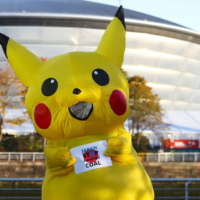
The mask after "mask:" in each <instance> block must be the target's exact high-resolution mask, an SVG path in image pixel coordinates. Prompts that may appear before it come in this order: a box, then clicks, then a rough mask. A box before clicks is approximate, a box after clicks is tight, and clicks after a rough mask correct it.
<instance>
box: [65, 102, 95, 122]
mask: <svg viewBox="0 0 200 200" xmlns="http://www.w3.org/2000/svg"><path fill="white" fill-rule="evenodd" d="M92 110H93V105H92V103H85V102H79V103H77V104H75V105H73V106H71V107H69V112H70V114H71V116H72V117H74V118H75V119H78V120H86V119H88V117H89V116H90V114H91V113H92Z"/></svg>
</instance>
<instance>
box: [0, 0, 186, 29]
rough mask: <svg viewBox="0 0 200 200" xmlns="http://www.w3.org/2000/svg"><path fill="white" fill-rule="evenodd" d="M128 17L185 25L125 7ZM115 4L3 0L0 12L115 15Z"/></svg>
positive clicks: (79, 1) (69, 0)
mask: <svg viewBox="0 0 200 200" xmlns="http://www.w3.org/2000/svg"><path fill="white" fill-rule="evenodd" d="M124 10H125V13H126V18H129V19H134V20H142V21H150V22H156V23H162V24H168V25H174V26H179V27H183V26H181V25H179V24H176V23H173V22H170V21H167V20H164V19H160V18H158V17H154V16H151V15H147V14H144V13H140V12H136V11H132V10H128V9H124ZM115 12H116V7H115V6H110V5H105V4H100V3H93V2H87V1H82V0H23V1H22V0H9V1H8V0H1V7H0V13H26V14H27V13H35V14H41V13H49V14H53V13H59V14H73V15H92V16H101V17H113V16H114V15H115Z"/></svg>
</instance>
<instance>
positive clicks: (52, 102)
mask: <svg viewBox="0 0 200 200" xmlns="http://www.w3.org/2000/svg"><path fill="white" fill-rule="evenodd" d="M124 51H125V29H124V27H123V25H122V23H121V21H120V20H119V19H118V18H117V17H114V19H113V20H112V22H111V23H110V25H109V26H108V28H107V30H106V32H105V34H104V35H103V37H102V40H101V41H100V44H99V46H98V48H97V50H96V51H95V52H70V53H67V54H63V55H60V56H57V57H54V58H52V59H50V60H48V61H45V62H42V61H40V60H39V59H38V58H37V57H36V56H35V55H34V54H32V53H31V52H29V51H28V50H27V49H25V48H24V47H22V46H21V45H20V44H18V43H16V42H14V41H12V40H11V39H10V40H9V42H8V46H7V55H8V60H9V62H10V64H11V66H12V68H13V69H14V71H15V73H16V74H17V76H18V77H19V78H20V80H21V81H22V83H23V84H24V85H26V86H28V87H29V89H28V93H27V96H26V107H27V110H28V114H29V116H30V118H31V119H32V121H33V124H34V127H35V129H36V131H37V132H38V133H39V134H41V135H42V136H44V137H46V138H47V139H48V145H47V148H46V149H45V155H46V166H47V170H46V175H45V179H44V182H43V187H42V200H78V199H80V200H153V199H154V193H153V188H152V185H151V182H150V179H149V177H148V175H147V173H146V172H145V170H144V168H143V166H142V164H141V163H140V161H139V159H138V157H137V155H136V153H135V151H134V149H133V147H132V142H131V135H130V134H129V133H127V132H126V130H125V129H124V127H123V123H124V122H125V120H126V119H127V118H128V116H129V114H130V108H129V88H128V81H127V78H126V77H125V76H124V74H123V73H122V72H121V71H120V67H121V65H122V62H123V57H124ZM96 69H101V70H103V71H104V72H106V73H107V74H108V76H109V82H108V83H107V84H106V85H99V84H97V82H95V81H94V80H93V78H92V73H93V72H94V71H95V70H96ZM48 78H52V79H53V81H54V80H56V81H57V82H58V86H57V89H56V91H55V93H53V94H52V95H46V96H45V95H44V94H43V92H42V89H41V88H42V85H43V83H44V81H45V80H47V79H48ZM75 88H78V89H80V90H81V93H80V94H74V93H73V90H74V89H75ZM115 90H116V91H118V92H119V93H120V94H121V96H125V102H123V105H125V104H126V109H125V111H124V112H122V114H116V112H114V110H113V108H112V106H111V104H112V103H110V97H111V95H112V93H113V91H115ZM118 101H119V105H121V104H120V101H121V100H119V99H118ZM79 102H86V103H91V104H92V105H93V110H92V112H91V115H90V116H89V118H88V119H86V120H78V119H76V118H74V117H72V116H71V114H70V112H69V107H70V106H73V105H75V104H77V103H79ZM41 104H42V105H45V106H46V107H47V108H48V110H49V113H50V114H48V115H47V114H46V115H44V116H42V112H43V110H41V113H39V114H41V116H40V115H39V118H38V119H41V120H44V121H45V120H46V121H48V120H47V118H48V117H50V118H51V120H49V121H48V122H50V124H49V125H48V126H47V127H43V126H40V125H39V124H40V121H39V122H38V121H36V117H35V115H36V114H35V113H36V108H37V106H38V105H41ZM120 109H121V108H120ZM46 113H48V112H46ZM101 140H107V144H108V148H107V149H106V151H105V155H106V156H109V157H111V159H112V163H113V166H110V167H104V168H99V169H95V170H91V171H87V172H84V173H80V174H75V171H74V163H75V162H76V159H75V158H73V157H71V155H70V151H69V150H70V149H71V148H73V147H77V146H80V145H83V144H88V143H91V142H95V141H101Z"/></svg>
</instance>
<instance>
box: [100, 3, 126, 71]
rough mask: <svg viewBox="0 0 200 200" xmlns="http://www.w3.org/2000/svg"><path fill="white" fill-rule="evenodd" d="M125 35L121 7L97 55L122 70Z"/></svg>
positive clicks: (103, 38) (107, 30) (108, 28)
mask: <svg viewBox="0 0 200 200" xmlns="http://www.w3.org/2000/svg"><path fill="white" fill-rule="evenodd" d="M125 35H126V25H125V22H124V9H123V7H122V6H120V7H119V9H118V11H117V13H116V14H115V17H114V19H113V20H112V21H111V23H110V24H109V26H108V27H107V29H106V31H105V33H104V35H103V37H102V39H101V42H100V44H99V46H98V47H97V50H96V53H98V54H101V55H102V56H104V57H106V58H108V59H109V60H110V61H112V62H113V63H114V64H116V65H117V67H119V68H121V66H122V63H123V59H124V51H125Z"/></svg>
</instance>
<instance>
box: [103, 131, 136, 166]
mask: <svg viewBox="0 0 200 200" xmlns="http://www.w3.org/2000/svg"><path fill="white" fill-rule="evenodd" d="M118 131H119V134H118V135H117V136H115V137H112V138H110V139H108V141H107V142H108V143H107V144H108V147H107V149H106V151H105V153H104V155H105V156H109V157H111V158H112V160H113V161H116V162H127V161H131V160H135V158H136V156H137V155H136V153H135V151H134V149H133V147H132V141H131V134H130V133H128V132H127V131H126V130H125V129H124V128H120V129H119V130H118Z"/></svg>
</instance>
